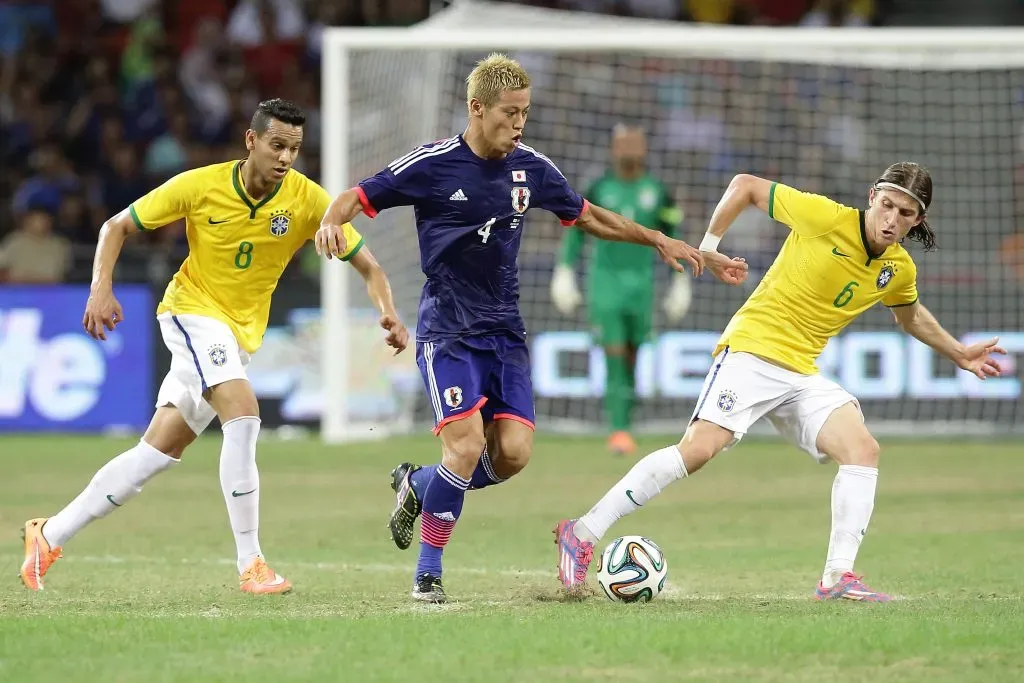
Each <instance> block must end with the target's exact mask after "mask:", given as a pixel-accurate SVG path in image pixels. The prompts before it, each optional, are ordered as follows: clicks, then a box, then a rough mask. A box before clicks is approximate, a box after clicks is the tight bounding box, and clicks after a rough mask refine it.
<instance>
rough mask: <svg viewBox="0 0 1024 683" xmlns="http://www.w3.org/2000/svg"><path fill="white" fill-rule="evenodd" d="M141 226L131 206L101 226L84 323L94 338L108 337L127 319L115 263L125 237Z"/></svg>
mask: <svg viewBox="0 0 1024 683" xmlns="http://www.w3.org/2000/svg"><path fill="white" fill-rule="evenodd" d="M136 230H137V228H136V225H135V221H134V220H133V219H132V216H131V211H130V209H125V210H123V211H121V213H119V214H117V215H116V216H113V217H112V218H108V219H107V220H106V221H105V222H104V223H103V226H102V227H101V228H100V235H99V241H98V242H97V244H96V255H95V256H94V257H93V262H92V285H91V286H90V288H89V300H88V301H87V302H86V304H85V315H84V316H83V318H82V327H84V328H85V331H86V332H88V333H89V336H90V337H92V338H93V339H106V338H107V335H106V330H113V329H114V327H116V326H117V324H118V323H119V322H121V321H122V320H124V311H122V310H121V304H120V303H119V302H118V300H117V299H116V298H115V297H114V266H115V265H116V264H117V259H118V257H120V255H121V249H122V247H124V241H125V239H126V238H127V237H128V235H129V234H131V233H133V232H135V231H136Z"/></svg>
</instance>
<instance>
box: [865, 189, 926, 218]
mask: <svg viewBox="0 0 1024 683" xmlns="http://www.w3.org/2000/svg"><path fill="white" fill-rule="evenodd" d="M875 187H884V188H886V189H888V190H899V191H900V192H902V193H903V194H905V195H909V196H910V197H912V198H913V199H914V201H916V202H917V203H918V204H920V205H921V213H927V211H928V207H926V206H925V205H924V202H923V201H921V198H920V197H918V196H917V195H916V194H914V193H913V192H911V191H910V190H908V189H907V188H905V187H902V186H900V185H897V184H896V183H875Z"/></svg>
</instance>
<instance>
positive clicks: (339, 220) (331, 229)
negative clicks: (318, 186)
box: [313, 188, 363, 259]
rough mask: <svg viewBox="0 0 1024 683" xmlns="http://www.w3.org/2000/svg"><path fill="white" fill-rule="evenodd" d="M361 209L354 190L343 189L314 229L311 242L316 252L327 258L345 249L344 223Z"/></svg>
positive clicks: (341, 252) (357, 195) (349, 220)
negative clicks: (314, 233)
mask: <svg viewBox="0 0 1024 683" xmlns="http://www.w3.org/2000/svg"><path fill="white" fill-rule="evenodd" d="M362 210H363V205H362V203H361V202H360V201H359V193H358V192H356V190H355V189H354V188H353V189H350V190H345V191H344V192H342V193H341V194H339V195H338V196H337V197H335V198H334V201H332V202H331V204H330V206H328V207H327V211H326V213H324V217H323V219H321V221H320V229H319V230H317V231H316V236H315V237H314V238H313V243H314V244H315V245H316V253H317V254H319V255H320V256H324V255H326V256H327V258H329V259H330V258H334V257H335V256H341V255H342V254H344V253H345V251H346V244H345V224H346V223H349V222H351V221H352V219H353V218H355V217H356V216H358V215H359V214H360V212H362Z"/></svg>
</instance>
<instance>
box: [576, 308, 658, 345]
mask: <svg viewBox="0 0 1024 683" xmlns="http://www.w3.org/2000/svg"><path fill="white" fill-rule="evenodd" d="M637 304H638V305H631V306H624V305H619V306H601V305H600V304H596V305H595V304H594V303H591V305H590V307H589V316H588V317H589V318H590V326H591V331H592V333H593V335H594V343H596V344H598V345H600V346H602V347H605V348H607V347H609V346H633V347H639V346H640V345H641V344H643V343H645V342H647V341H648V340H649V339H650V335H651V304H650V303H649V302H648V301H638V302H637Z"/></svg>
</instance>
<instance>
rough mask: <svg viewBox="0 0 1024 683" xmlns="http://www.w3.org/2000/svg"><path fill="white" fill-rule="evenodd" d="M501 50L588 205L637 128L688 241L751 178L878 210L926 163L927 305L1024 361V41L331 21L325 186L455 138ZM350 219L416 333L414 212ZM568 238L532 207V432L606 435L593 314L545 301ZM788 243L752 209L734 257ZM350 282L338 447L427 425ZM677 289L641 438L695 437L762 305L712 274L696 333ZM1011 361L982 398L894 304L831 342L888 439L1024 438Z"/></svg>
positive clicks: (544, 23)
mask: <svg viewBox="0 0 1024 683" xmlns="http://www.w3.org/2000/svg"><path fill="white" fill-rule="evenodd" d="M491 51H505V52H509V53H511V54H512V55H513V56H515V57H517V58H518V59H520V61H522V62H523V64H524V66H525V67H526V68H527V70H528V71H529V72H530V74H531V78H532V80H533V86H534V87H533V92H532V105H533V106H532V108H531V116H530V122H529V123H528V125H527V128H526V138H527V140H528V141H529V143H530V145H531V146H533V147H535V148H537V149H539V150H540V151H542V152H544V154H545V155H547V156H548V157H550V158H552V160H553V161H554V162H555V163H556V164H558V166H559V167H560V169H561V170H562V171H563V173H564V174H565V175H566V177H567V178H568V179H569V182H570V184H572V185H573V186H574V187H576V188H577V190H579V191H583V190H584V188H585V187H586V186H587V185H588V184H589V183H590V182H591V181H592V180H594V179H595V178H596V177H598V176H599V175H600V173H602V172H603V169H604V167H605V165H606V164H607V146H608V141H609V136H610V132H611V129H612V127H613V126H614V124H615V123H617V122H620V121H625V122H629V123H634V124H638V125H640V126H642V127H643V128H644V129H645V130H646V131H647V132H648V136H649V148H650V155H649V166H650V170H651V171H652V172H653V173H655V174H656V175H658V176H659V177H660V178H661V179H662V180H663V181H664V182H665V184H666V185H667V186H668V187H669V188H670V189H671V191H672V192H673V194H674V196H675V198H676V200H677V201H678V202H679V204H680V205H681V206H682V207H683V209H684V213H685V216H686V218H685V220H684V236H683V237H684V239H687V240H689V241H694V240H699V236H700V234H702V233H703V231H704V229H705V227H706V221H707V219H708V217H709V216H710V211H711V209H713V207H714V203H715V202H716V201H717V199H718V197H720V196H721V193H722V191H723V190H724V188H725V185H726V184H727V183H728V180H729V178H730V177H731V176H732V175H733V174H735V173H739V172H751V173H757V174H760V175H765V176H767V177H772V178H773V179H776V180H779V181H780V182H785V183H787V184H791V185H794V186H796V187H798V188H800V189H805V190H808V191H815V192H821V193H823V194H827V195H829V196H831V197H833V198H835V199H836V200H838V201H842V202H844V203H847V204H849V205H852V206H865V204H866V194H867V189H868V186H869V184H870V183H871V182H872V181H873V180H874V179H875V178H876V177H877V175H878V174H879V173H880V172H881V171H882V170H884V169H885V168H886V167H887V166H888V165H889V164H890V163H893V162H895V161H900V160H904V159H912V160H914V161H918V162H920V163H922V164H923V165H925V166H927V167H929V169H930V170H931V171H932V174H933V178H934V181H935V200H934V203H933V205H932V208H931V210H930V219H931V221H932V223H933V225H934V226H935V228H936V230H937V232H938V239H939V247H940V249H939V251H937V252H934V253H927V254H925V253H923V252H922V251H921V250H919V249H916V248H915V247H913V246H912V247H911V251H912V254H913V255H914V257H915V261H916V262H917V264H918V268H919V287H920V289H921V296H922V301H923V302H924V303H925V304H926V305H927V306H928V307H929V308H930V309H931V310H932V311H933V312H935V313H936V315H937V317H938V318H939V320H940V321H941V322H943V324H944V325H946V327H947V328H948V329H950V331H951V332H953V334H955V335H956V336H958V337H960V338H961V339H965V340H969V339H976V338H978V337H980V336H982V335H986V334H999V335H1000V336H1001V337H1002V342H1003V344H1004V345H1005V346H1007V347H1008V348H1010V351H1011V354H1020V353H1024V304H1022V303H1021V302H1022V301H1024V298H1022V297H1024V265H1017V266H1015V265H1014V263H1020V264H1024V254H1021V255H1019V256H1018V257H1014V256H1013V253H1012V249H1013V247H1012V245H1013V243H1014V242H1013V239H1014V238H1013V236H1014V234H1016V233H1018V232H1020V231H1021V230H1024V171H1022V170H1020V169H1024V30H1021V29H984V30H980V29H966V30H965V29H955V30H943V29H916V30H907V29H776V28H746V27H708V26H694V25H687V24H659V23H655V22H647V21H641V20H630V19H623V18H621V17H615V18H610V17H601V16H596V15H581V14H576V13H568V12H558V11H546V10H539V9H536V8H528V7H508V6H502V5H495V4H490V3H463V4H460V5H457V6H456V8H455V9H453V10H452V11H451V12H450V13H448V14H447V15H446V14H445V13H442V14H441V15H440V16H438V17H436V18H432V19H431V20H430V21H428V22H426V23H425V24H424V25H422V26H419V27H413V28H410V29H369V30H367V29H343V28H330V29H327V30H326V31H325V33H324V47H323V54H324V62H323V91H322V92H323V100H322V115H323V137H322V141H323V150H322V167H323V181H324V185H325V187H326V188H327V190H328V191H329V192H330V193H331V194H332V195H336V194H338V193H339V192H341V191H343V190H345V189H347V188H348V187H351V186H352V185H353V184H354V183H355V182H357V181H358V180H360V179H361V178H363V177H366V176H368V175H372V174H373V173H375V172H376V171H378V170H379V169H380V168H383V167H384V166H386V165H387V164H388V163H389V162H390V161H391V160H393V159H395V158H397V157H399V156H401V155H402V154H405V153H406V152H408V151H409V150H411V149H412V148H413V147H415V146H416V145H419V144H422V143H425V142H429V141H432V140H436V139H441V138H444V137H449V136H451V135H454V134H456V133H459V132H461V131H462V130H463V128H464V126H465V85H464V79H465V77H466V75H467V74H468V72H469V70H470V69H471V68H472V66H473V64H474V62H475V61H476V60H478V59H480V58H481V57H483V56H486V54H487V53H489V52H491ZM356 224H357V227H358V228H359V229H360V231H361V232H362V233H363V234H364V236H365V238H366V242H367V244H368V245H369V246H370V248H372V249H373V251H374V253H375V254H376V255H377V258H378V260H379V261H380V262H381V264H382V265H383V267H384V268H385V270H387V272H388V274H389V276H390V278H391V281H392V287H393V290H394V294H395V298H396V303H397V305H398V307H399V310H400V313H401V314H402V316H403V318H404V319H405V321H406V323H407V324H408V325H409V327H410V331H411V330H412V328H413V326H414V325H415V323H416V319H415V316H416V308H417V303H418V298H419V292H420V288H421V287H422V284H423V275H422V273H421V271H420V264H419V252H418V244H417V240H416V233H415V225H414V220H413V215H412V211H411V210H408V209H396V210H390V211H386V212H383V213H382V214H380V215H379V216H378V217H377V218H376V219H374V220H372V221H370V220H367V219H366V218H365V217H362V216H361V217H359V218H357V219H356ZM561 235H562V229H561V228H560V227H559V226H558V222H557V220H556V219H554V218H553V217H550V216H548V215H547V214H545V213H544V212H542V211H539V210H538V211H533V212H531V213H530V214H529V216H528V219H527V223H526V225H525V233H524V238H523V246H522V252H521V256H520V263H519V266H520V275H521V293H520V303H521V306H522V310H523V314H524V318H525V320H526V323H527V328H528V331H529V334H530V347H531V354H532V358H533V364H534V384H535V393H536V400H537V413H538V424H539V426H540V428H542V429H544V430H546V431H562V432H581V433H595V431H598V430H601V429H603V424H604V418H603V410H602V406H601V396H602V393H603V383H604V370H603V356H602V353H601V351H600V349H598V348H596V347H595V346H594V344H593V341H592V338H591V335H590V326H589V323H588V320H587V317H586V313H585V311H584V310H582V309H580V310H579V311H577V312H576V313H575V314H574V315H572V316H563V315H561V314H559V313H557V312H556V311H555V309H554V307H553V306H552V304H551V302H550V296H549V284H550V276H551V270H552V268H553V266H554V263H555V258H556V253H557V250H558V245H559V241H560V239H561ZM785 235H786V230H785V229H784V228H782V227H781V226H779V225H778V224H775V223H773V222H772V221H771V220H770V219H767V217H764V216H763V215H757V214H756V212H746V213H745V214H744V215H743V216H741V218H740V220H739V221H737V224H736V225H735V226H734V228H733V230H731V231H730V233H729V234H728V235H727V236H726V238H725V239H724V240H723V242H722V249H723V250H724V251H727V252H728V253H735V254H736V255H740V256H745V257H747V258H748V260H749V261H750V262H751V264H752V270H753V271H754V272H753V274H752V277H751V281H752V282H751V285H750V286H751V287H752V286H754V285H756V283H757V281H758V280H759V278H760V276H761V275H762V274H763V272H764V269H765V268H766V267H767V265H768V264H770V262H771V260H772V258H774V255H775V253H777V251H778V248H779V246H780V245H781V240H782V239H783V238H784V237H785ZM1019 242H1021V243H1024V239H1021V240H1019ZM1017 249H1020V250H1022V251H1024V246H1018V247H1017ZM652 258H653V257H652ZM1013 258H1018V259H1019V260H1018V261H1013ZM584 267H585V263H584V264H581V265H580V268H579V271H578V281H579V282H580V286H581V287H582V286H583V285H584V283H585V279H584V278H583V268H584ZM349 271H350V269H349V268H345V267H338V266H337V264H335V263H333V262H332V263H330V264H327V265H326V266H325V267H324V268H323V270H322V273H323V275H322V282H321V286H322V292H321V301H322V330H323V335H324V336H323V343H322V354H323V355H322V377H321V381H322V386H323V418H322V435H323V438H324V439H325V440H327V441H330V442H336V441H341V440H347V439H358V438H366V437H369V436H374V435H383V434H388V433H395V432H402V431H408V430H409V429H411V428H413V427H415V426H418V425H426V424H427V423H429V420H430V412H429V406H428V404H427V402H426V399H425V397H424V396H423V389H422V386H421V384H420V380H419V377H418V371H417V369H416V367H415V363H414V360H413V354H414V349H412V348H410V349H409V350H408V351H407V352H406V354H402V355H403V356H405V359H403V360H402V361H401V362H399V363H397V364H396V363H395V361H392V360H386V361H382V360H381V356H380V355H377V354H362V353H355V351H356V349H355V348H354V345H353V335H359V336H360V338H361V339H363V338H366V336H367V335H369V334H371V333H373V330H372V325H373V323H374V322H375V320H372V319H371V318H370V317H368V314H367V312H366V309H367V307H368V302H367V301H366V298H365V294H364V293H363V291H362V285H361V283H360V284H359V285H358V286H356V285H355V284H354V283H355V282H356V281H353V280H351V278H352V277H353V276H352V275H351V274H350V272H349ZM663 271H664V272H663ZM667 279H668V273H667V270H666V269H659V270H658V283H657V288H656V310H655V312H654V333H653V335H652V338H651V340H650V342H649V343H648V344H645V345H644V346H643V347H642V349H641V353H640V356H639V359H638V367H637V393H638V406H637V409H636V421H637V423H638V431H667V432H679V431H681V429H682V427H683V426H684V425H685V420H686V418H687V417H688V416H689V414H690V413H691V411H692V409H693V406H694V403H695V400H696V398H697V394H698V393H699V389H700V385H701V381H702V380H703V377H704V374H705V372H706V370H707V368H708V366H709V365H710V361H711V358H710V350H711V346H712V345H713V343H714V340H715V338H717V335H718V333H720V331H721V330H722V329H723V327H724V326H725V324H726V322H728V319H729V317H730V316H731V315H732V313H733V312H735V310H736V309H737V308H738V307H739V305H741V304H742V302H743V300H744V299H745V298H746V296H747V295H748V294H749V291H750V289H749V288H746V289H741V288H729V287H727V286H725V285H722V284H719V283H712V282H711V280H710V278H709V277H708V276H705V277H703V278H701V280H700V281H698V282H697V283H695V285H694V300H693V304H692V306H691V309H690V311H689V313H688V314H687V316H686V318H685V319H684V320H683V321H682V323H681V324H679V325H676V326H670V325H669V324H668V323H667V321H665V319H664V317H663V315H662V313H661V310H660V303H659V302H660V298H661V296H662V292H663V291H664V286H665V282H666V281H667ZM376 334H377V335H378V336H377V338H378V340H379V331H378V332H377V333H376ZM364 346H365V343H364ZM368 356H369V357H368ZM1018 357H1019V356H1018ZM1014 359H1015V357H1014V356H1013V355H1011V356H1010V359H1009V361H1008V363H1007V365H1006V368H1005V369H1006V370H1008V372H1007V373H1006V376H1004V377H1001V378H999V379H996V380H989V381H987V382H984V383H982V382H981V381H979V380H976V379H973V378H971V377H969V376H966V374H965V373H961V372H959V371H956V370H955V369H954V368H952V366H951V365H950V364H949V363H948V362H946V361H944V360H941V359H937V358H936V357H935V355H934V354H933V353H932V352H931V351H930V349H927V348H926V347H924V346H923V345H921V344H920V343H919V342H916V341H915V340H912V339H909V338H907V337H906V336H905V335H903V334H902V333H900V332H899V331H898V329H897V328H896V327H895V326H894V324H893V321H892V316H891V315H889V314H888V313H887V312H886V311H884V310H882V309H881V307H877V308H876V309H873V310H872V311H869V312H868V313H867V314H865V315H864V316H862V317H861V318H860V319H858V320H857V321H856V322H855V323H854V324H852V325H851V326H850V328H848V329H847V330H844V332H843V333H842V334H841V335H840V336H839V337H837V338H836V339H835V340H833V342H832V343H830V344H829V347H828V348H827V349H826V352H825V353H824V354H823V355H822V358H821V362H820V363H819V365H820V367H821V369H822V371H823V373H825V374H826V375H827V376H831V377H834V378H836V379H837V380H839V381H840V382H841V383H842V384H843V385H844V386H845V387H846V388H847V389H849V390H850V391H851V392H852V393H853V394H854V395H855V396H857V397H858V399H859V400H860V401H861V404H862V407H863V409H864V412H865V415H866V416H867V419H868V421H869V423H871V425H872V427H873V428H875V429H877V430H879V431H880V433H887V432H888V433H900V432H902V433H913V434H921V433H928V434H966V433H972V432H978V433H986V434H988V433H993V431H995V432H999V433H1009V432H1018V433H1020V432H1021V430H1022V429H1024V426H1022V425H1024V419H1022V418H1024V407H1022V406H1024V402H1022V400H1021V372H1020V370H1019V369H1018V366H1017V365H1015V364H1014V363H1013V361H1014ZM378 364H379V366H378ZM357 372H358V373H361V374H362V379H361V380H359V381H358V382H356V381H354V380H353V375H354V374H355V373H357ZM384 376H386V377H387V378H388V379H387V381H384V382H381V381H373V380H374V378H377V379H379V378H380V377H384ZM368 383H369V384H368ZM371 405H372V406H376V407H377V408H379V410H378V409H377V408H375V409H373V410H371V409H369V408H368V406H371ZM375 410H376V412H375ZM371 427H372V431H371Z"/></svg>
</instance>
